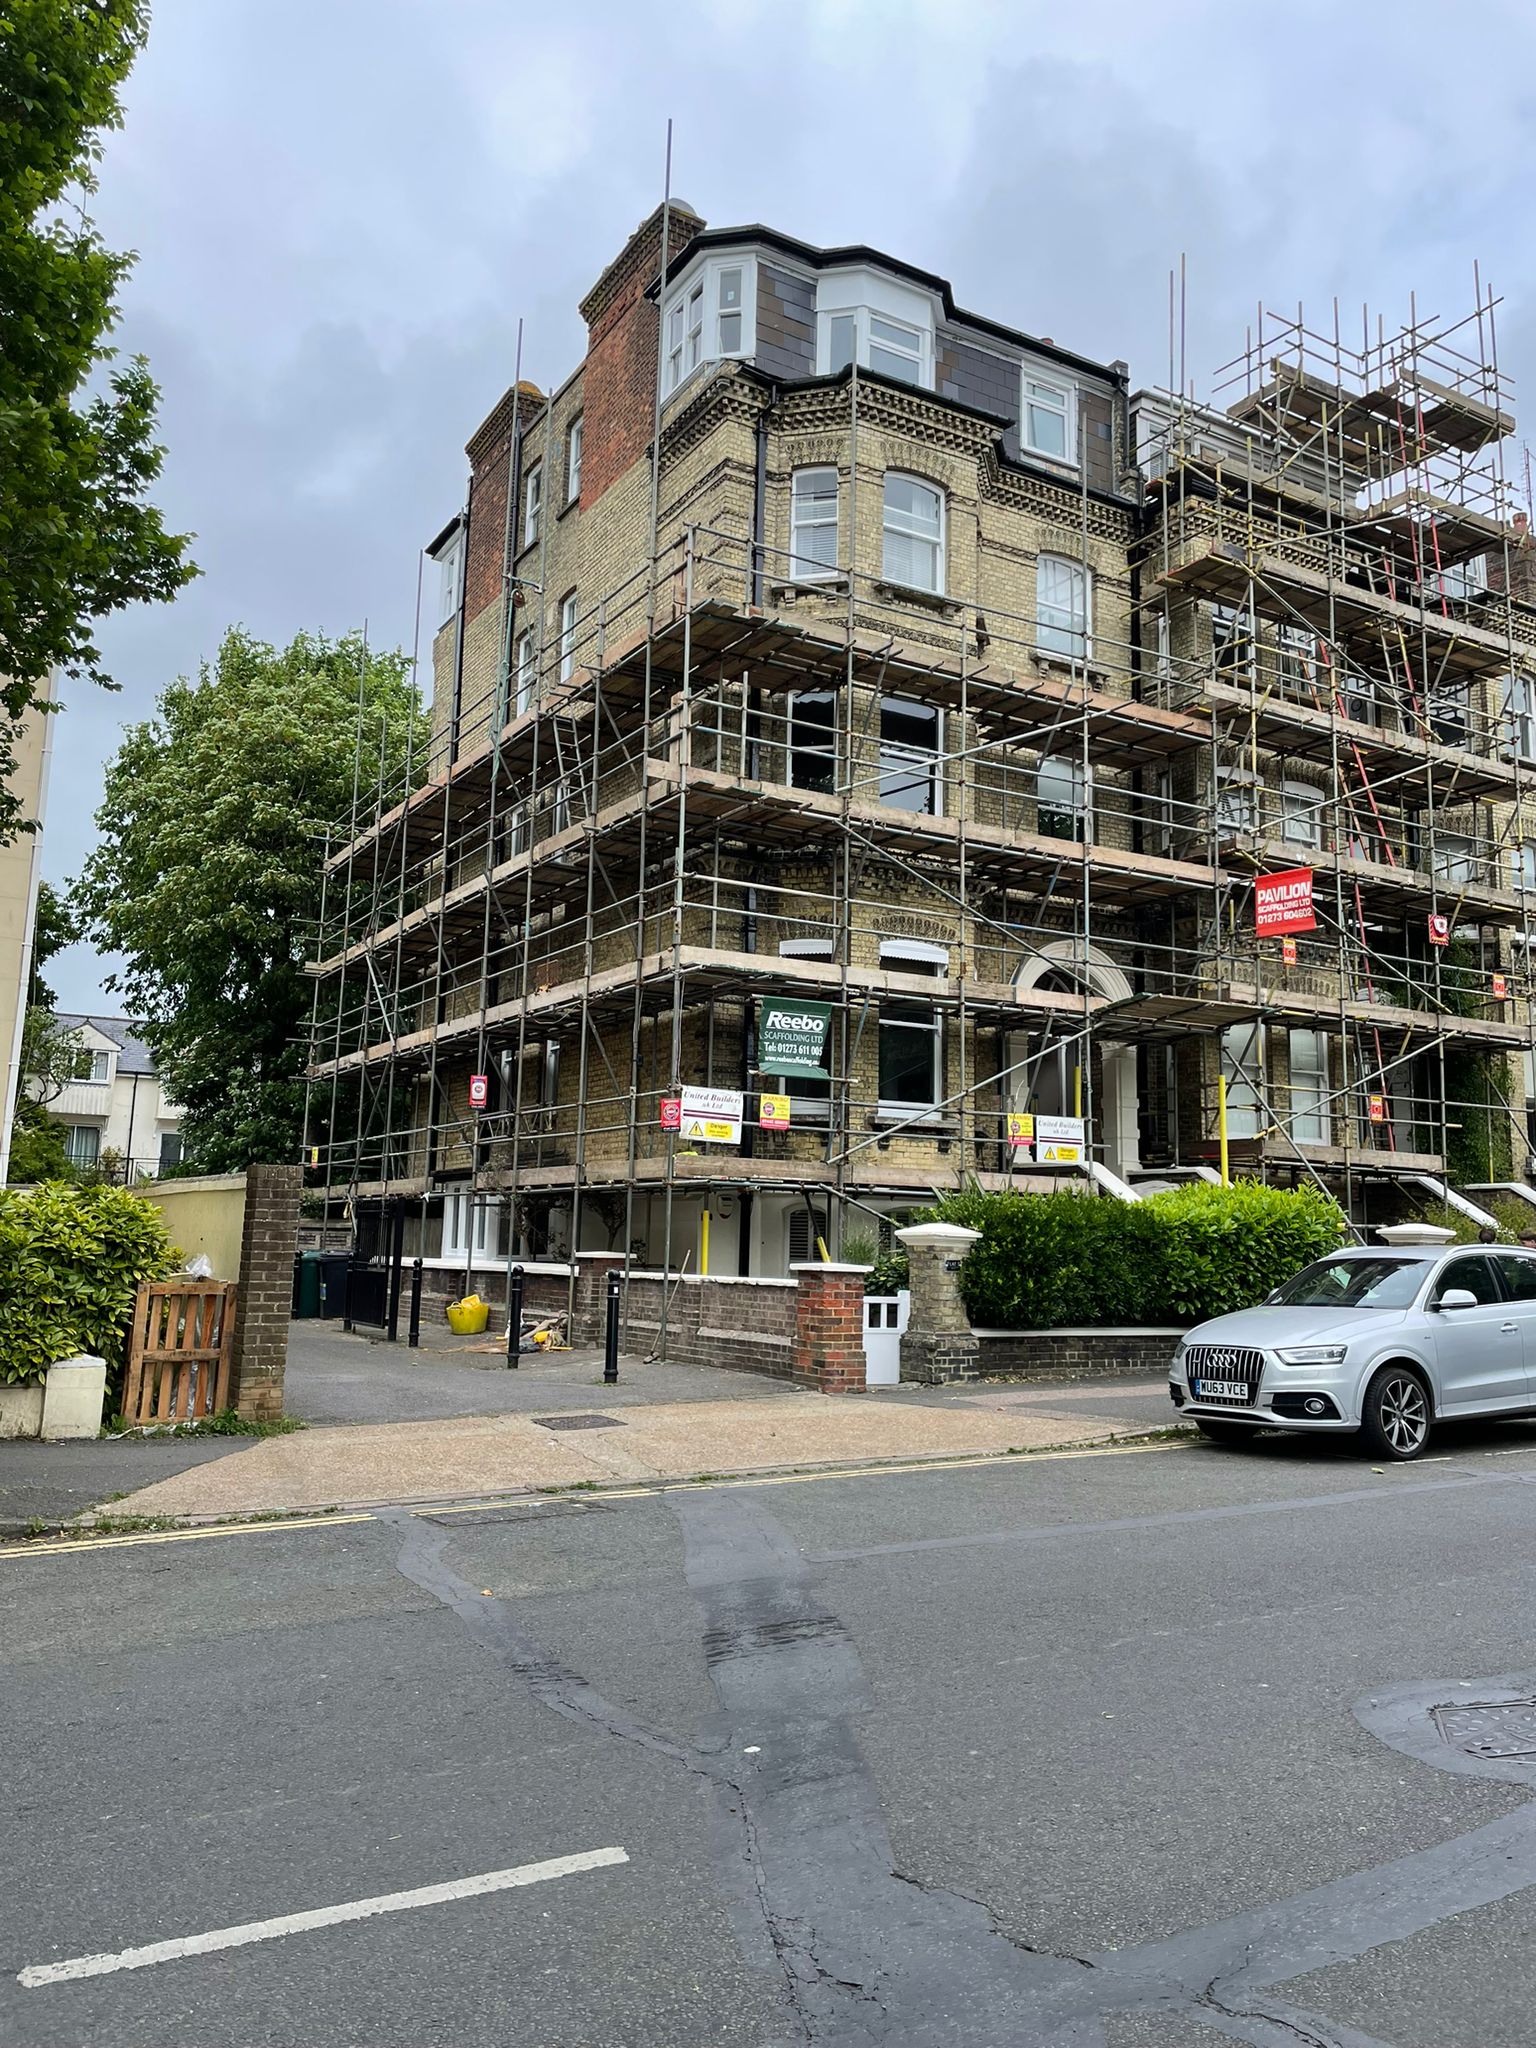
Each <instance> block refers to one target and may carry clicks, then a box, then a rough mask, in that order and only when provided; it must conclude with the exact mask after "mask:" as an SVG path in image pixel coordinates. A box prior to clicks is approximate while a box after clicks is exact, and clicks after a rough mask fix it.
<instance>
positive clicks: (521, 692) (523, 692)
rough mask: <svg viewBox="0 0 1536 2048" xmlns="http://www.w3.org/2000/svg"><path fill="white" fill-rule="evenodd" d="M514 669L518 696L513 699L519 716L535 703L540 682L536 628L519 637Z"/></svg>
mask: <svg viewBox="0 0 1536 2048" xmlns="http://www.w3.org/2000/svg"><path fill="white" fill-rule="evenodd" d="M512 651H513V657H514V662H515V666H514V669H513V679H514V686H515V689H516V692H517V694H516V696H515V697H514V699H513V705H514V710H515V712H516V713H517V714H519V715H520V714H521V713H522V712H524V711H527V710H528V709H529V707H530V706H531V705H532V703H533V698H534V692H535V690H536V689H537V688H538V681H539V633H538V628H537V627H536V626H529V627H528V628H526V630H525V631H523V632H521V633H519V634H518V636H517V645H516V646H515V647H514V649H513V650H512Z"/></svg>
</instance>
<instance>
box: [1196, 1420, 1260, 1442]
mask: <svg viewBox="0 0 1536 2048" xmlns="http://www.w3.org/2000/svg"><path fill="white" fill-rule="evenodd" d="M1195 1427H1196V1429H1198V1430H1199V1432H1200V1434H1201V1435H1202V1436H1208V1437H1209V1438H1210V1440H1211V1442H1212V1443H1213V1444H1251V1443H1252V1442H1253V1440H1254V1438H1255V1437H1256V1436H1257V1435H1258V1433H1259V1430H1258V1425H1257V1423H1253V1422H1211V1421H1209V1420H1208V1419H1207V1418H1206V1417H1205V1416H1204V1415H1197V1416H1196V1417H1195Z"/></svg>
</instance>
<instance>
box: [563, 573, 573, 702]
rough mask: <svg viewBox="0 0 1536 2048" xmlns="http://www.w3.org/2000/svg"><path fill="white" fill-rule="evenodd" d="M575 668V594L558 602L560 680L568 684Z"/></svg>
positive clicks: (567, 594) (568, 593) (568, 594)
mask: <svg viewBox="0 0 1536 2048" xmlns="http://www.w3.org/2000/svg"><path fill="white" fill-rule="evenodd" d="M575 667H576V592H575V591H574V590H568V591H567V592H566V594H565V596H564V597H562V598H561V600H560V680H561V682H562V683H568V682H569V681H570V680H571V676H572V674H573V672H574V670H575Z"/></svg>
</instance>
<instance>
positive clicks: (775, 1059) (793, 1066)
mask: <svg viewBox="0 0 1536 2048" xmlns="http://www.w3.org/2000/svg"><path fill="white" fill-rule="evenodd" d="M831 1021H832V1005H831V1004H830V1003H797V1002H792V1001H791V1000H790V999H789V998H788V997H787V996H764V997H763V1002H762V1009H761V1010H760V1011H759V1013H758V1019H757V1066H758V1072H759V1073H763V1074H798V1075H801V1076H803V1077H804V1078H805V1079H807V1080H812V1081H825V1080H826V1078H827V1069H826V1065H825V1059H826V1049H827V1026H828V1025H829V1024H830V1023H831Z"/></svg>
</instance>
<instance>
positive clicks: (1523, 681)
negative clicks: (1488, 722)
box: [1501, 669, 1536, 761]
mask: <svg viewBox="0 0 1536 2048" xmlns="http://www.w3.org/2000/svg"><path fill="white" fill-rule="evenodd" d="M1501 708H1502V711H1503V715H1504V723H1505V726H1506V727H1507V729H1508V733H1509V739H1508V745H1509V749H1510V751H1511V753H1513V754H1515V755H1516V756H1517V757H1518V758H1519V759H1520V760H1522V761H1536V675H1532V674H1531V673H1530V672H1529V671H1528V670H1524V669H1516V670H1514V672H1513V673H1512V674H1510V675H1507V676H1505V678H1504V681H1503V686H1502V692H1501Z"/></svg>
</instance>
